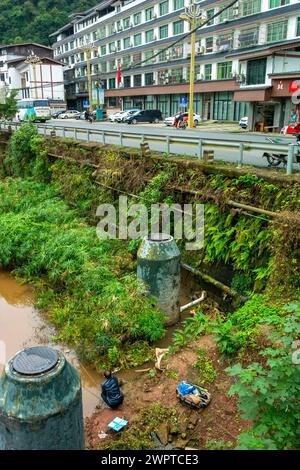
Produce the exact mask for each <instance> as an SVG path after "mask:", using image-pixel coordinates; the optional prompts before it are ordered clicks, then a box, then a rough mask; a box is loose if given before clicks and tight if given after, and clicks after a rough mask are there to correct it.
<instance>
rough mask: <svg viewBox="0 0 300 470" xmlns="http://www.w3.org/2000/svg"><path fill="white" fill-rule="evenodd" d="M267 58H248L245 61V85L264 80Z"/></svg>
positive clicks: (258, 83) (256, 83)
mask: <svg viewBox="0 0 300 470" xmlns="http://www.w3.org/2000/svg"><path fill="white" fill-rule="evenodd" d="M266 68H267V59H257V60H249V61H248V63H247V85H261V84H263V83H265V80H266Z"/></svg>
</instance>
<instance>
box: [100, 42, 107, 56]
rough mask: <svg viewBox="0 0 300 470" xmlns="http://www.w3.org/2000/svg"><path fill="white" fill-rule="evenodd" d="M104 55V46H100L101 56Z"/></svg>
mask: <svg viewBox="0 0 300 470" xmlns="http://www.w3.org/2000/svg"><path fill="white" fill-rule="evenodd" d="M105 54H106V44H105V45H104V46H101V55H105Z"/></svg>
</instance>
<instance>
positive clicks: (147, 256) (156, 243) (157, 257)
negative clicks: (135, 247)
mask: <svg viewBox="0 0 300 470" xmlns="http://www.w3.org/2000/svg"><path fill="white" fill-rule="evenodd" d="M137 258H138V266H137V276H138V279H140V280H141V281H142V282H143V283H144V284H145V285H146V288H147V292H148V295H149V296H153V297H155V298H156V299H157V305H158V307H159V308H160V309H161V310H162V311H163V312H164V313H165V318H166V320H165V324H166V325H173V324H174V323H176V322H177V321H178V320H179V294H180V251H179V249H178V247H177V245H176V242H175V240H174V239H173V237H171V236H169V235H165V234H158V235H154V236H152V238H148V237H145V238H144V240H143V242H142V244H141V246H140V249H139V251H138V256H137Z"/></svg>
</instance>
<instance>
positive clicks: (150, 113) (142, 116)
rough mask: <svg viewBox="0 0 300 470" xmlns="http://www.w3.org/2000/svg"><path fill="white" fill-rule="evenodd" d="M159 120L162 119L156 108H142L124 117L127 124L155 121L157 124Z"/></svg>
mask: <svg viewBox="0 0 300 470" xmlns="http://www.w3.org/2000/svg"><path fill="white" fill-rule="evenodd" d="M159 121H162V114H161V111H159V110H158V109H143V110H142V111H137V112H136V113H134V114H132V115H131V116H128V117H126V118H125V122H127V124H137V123H138V122H150V123H152V122H155V123H156V124H157V123H158V122H159Z"/></svg>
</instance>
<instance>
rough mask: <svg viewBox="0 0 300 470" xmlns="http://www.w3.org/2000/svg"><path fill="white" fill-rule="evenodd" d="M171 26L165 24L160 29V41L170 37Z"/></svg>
mask: <svg viewBox="0 0 300 470" xmlns="http://www.w3.org/2000/svg"><path fill="white" fill-rule="evenodd" d="M168 29H169V25H167V24H165V25H164V26H161V27H160V28H159V39H164V38H167V37H168V34H169V31H168Z"/></svg>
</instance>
